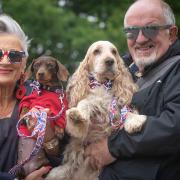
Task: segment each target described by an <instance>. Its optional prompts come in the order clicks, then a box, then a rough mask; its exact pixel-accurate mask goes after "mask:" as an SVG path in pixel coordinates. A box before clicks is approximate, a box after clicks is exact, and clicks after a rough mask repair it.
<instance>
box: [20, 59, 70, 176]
mask: <svg viewBox="0 0 180 180" xmlns="http://www.w3.org/2000/svg"><path fill="white" fill-rule="evenodd" d="M68 75H69V72H68V70H67V69H66V68H65V66H64V65H62V64H61V63H60V62H59V61H58V60H57V59H55V58H54V57H51V56H41V57H39V58H37V59H35V60H33V62H32V63H31V64H30V66H29V67H28V69H27V71H26V73H25V76H26V78H25V79H26V80H27V79H29V78H30V77H31V76H33V78H34V80H35V81H33V82H32V83H31V84H30V86H31V87H32V89H33V90H32V92H31V93H30V94H29V95H28V96H25V97H23V99H22V100H21V102H20V108H19V112H20V120H19V122H18V125H17V127H18V132H19V135H20V141H19V153H18V164H22V168H21V171H20V172H18V174H20V176H24V175H25V176H26V175H27V174H29V173H31V172H32V171H34V170H35V169H37V168H39V167H40V166H42V165H44V164H48V161H47V159H46V157H45V154H44V150H45V151H46V153H48V154H51V155H57V154H58V152H59V148H60V143H59V139H62V137H63V135H64V129H65V125H66V121H65V112H66V110H67V100H66V95H65V92H64V90H63V85H62V81H67V79H68ZM43 114H45V115H46V116H45V118H43V117H44V115H43ZM39 119H41V122H42V120H44V121H45V123H44V127H45V128H44V132H40V130H39V134H40V135H41V136H40V137H39V134H38V133H36V134H35V135H34V134H33V133H35V129H37V128H38V126H39V122H38V120H39ZM42 126H43V125H42ZM40 129H41V131H42V128H40ZM22 135H23V137H22ZM24 136H25V138H24ZM40 138H42V140H41V142H42V144H41V148H39V149H38V150H37V149H35V147H36V144H37V142H38V139H40ZM24 147H28V148H24ZM34 149H35V151H37V152H38V153H37V154H36V155H35V156H33V157H32V154H33V153H32V152H33V150H34Z"/></svg>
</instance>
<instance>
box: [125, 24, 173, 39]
mask: <svg viewBox="0 0 180 180" xmlns="http://www.w3.org/2000/svg"><path fill="white" fill-rule="evenodd" d="M171 26H172V25H168V24H167V25H147V26H130V27H126V28H124V32H125V34H126V37H127V39H130V40H136V39H137V37H138V35H139V31H140V30H141V32H142V34H143V35H144V36H145V37H146V38H148V39H153V38H155V37H156V36H157V35H158V32H159V30H161V29H169V28H170V27H171Z"/></svg>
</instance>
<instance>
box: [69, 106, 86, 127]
mask: <svg viewBox="0 0 180 180" xmlns="http://www.w3.org/2000/svg"><path fill="white" fill-rule="evenodd" d="M66 117H67V120H69V121H71V122H72V123H73V124H75V125H76V124H77V125H78V124H80V123H81V122H83V121H84V119H83V117H82V115H81V113H80V112H79V111H78V109H77V108H71V109H69V110H67V112H66Z"/></svg>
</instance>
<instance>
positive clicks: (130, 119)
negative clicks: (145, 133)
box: [124, 112, 147, 134]
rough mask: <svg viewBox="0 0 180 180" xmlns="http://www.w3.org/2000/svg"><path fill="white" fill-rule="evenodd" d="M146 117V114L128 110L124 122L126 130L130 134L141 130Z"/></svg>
mask: <svg viewBox="0 0 180 180" xmlns="http://www.w3.org/2000/svg"><path fill="white" fill-rule="evenodd" d="M146 119H147V117H146V116H145V115H139V114H134V113H131V112H128V114H127V117H126V120H125V123H124V129H125V131H126V132H128V133H129V134H132V133H136V132H140V131H141V129H142V127H143V125H144V124H145V122H146Z"/></svg>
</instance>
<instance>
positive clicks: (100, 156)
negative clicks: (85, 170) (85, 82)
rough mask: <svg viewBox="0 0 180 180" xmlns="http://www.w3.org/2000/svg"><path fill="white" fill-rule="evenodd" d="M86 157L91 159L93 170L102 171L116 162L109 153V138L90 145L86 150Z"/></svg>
mask: <svg viewBox="0 0 180 180" xmlns="http://www.w3.org/2000/svg"><path fill="white" fill-rule="evenodd" d="M85 156H86V157H89V162H90V165H91V166H92V168H93V169H100V168H102V167H103V166H105V165H108V164H110V163H112V162H113V161H115V160H116V158H114V157H113V156H112V155H111V154H110V152H109V149H108V141H107V138H105V139H101V140H100V141H98V142H96V143H93V144H90V145H88V146H87V147H86V149H85Z"/></svg>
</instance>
